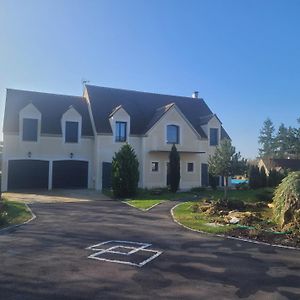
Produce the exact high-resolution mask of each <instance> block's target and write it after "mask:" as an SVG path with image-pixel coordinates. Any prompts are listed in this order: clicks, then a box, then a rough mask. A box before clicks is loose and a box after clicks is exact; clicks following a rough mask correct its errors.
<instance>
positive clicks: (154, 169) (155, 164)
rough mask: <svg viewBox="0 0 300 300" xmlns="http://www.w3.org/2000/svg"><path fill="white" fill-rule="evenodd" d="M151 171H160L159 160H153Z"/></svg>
mask: <svg viewBox="0 0 300 300" xmlns="http://www.w3.org/2000/svg"><path fill="white" fill-rule="evenodd" d="M151 171H152V172H158V171H159V162H158V161H152V162H151Z"/></svg>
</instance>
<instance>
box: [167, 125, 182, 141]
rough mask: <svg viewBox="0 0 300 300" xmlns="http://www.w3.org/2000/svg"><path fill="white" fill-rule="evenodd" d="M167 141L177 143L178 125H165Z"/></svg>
mask: <svg viewBox="0 0 300 300" xmlns="http://www.w3.org/2000/svg"><path fill="white" fill-rule="evenodd" d="M167 143H168V144H179V126H177V125H168V126H167Z"/></svg>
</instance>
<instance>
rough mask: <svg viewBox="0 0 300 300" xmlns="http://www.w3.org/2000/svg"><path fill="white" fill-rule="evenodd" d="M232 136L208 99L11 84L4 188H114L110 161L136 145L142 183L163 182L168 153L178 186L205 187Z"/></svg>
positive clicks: (5, 128) (146, 185) (162, 184)
mask: <svg viewBox="0 0 300 300" xmlns="http://www.w3.org/2000/svg"><path fill="white" fill-rule="evenodd" d="M224 138H229V136H228V134H227V133H226V131H225V130H224V128H223V127H222V123H221V121H220V120H219V118H218V117H217V116H216V115H215V114H214V113H213V112H212V111H211V110H210V109H209V107H208V106H207V104H206V103H205V102H204V100H203V99H201V98H198V94H197V93H194V94H193V96H192V97H179V96H170V95H161V94H154V93H145V92H139V91H130V90H122V89H114V88H106V87H98V86H92V85H86V86H85V90H84V93H83V96H82V97H77V96H65V95H56V94H48V93H40V92H32V91H22V90H14V89H8V90H7V96H6V106H5V115H4V124H3V139H4V148H3V167H2V191H6V190H14V189H21V188H27V189H36V188H47V189H52V188H94V189H97V190H101V189H102V188H106V187H110V186H111V161H112V157H113V155H114V153H115V152H116V151H118V150H119V149H120V147H121V146H122V145H123V144H124V143H129V144H131V145H132V146H133V148H134V149H135V152H136V154H137V157H138V160H139V165H140V170H139V171H140V180H139V186H140V187H144V188H154V187H165V186H166V185H167V183H168V155H169V151H170V149H171V146H172V144H176V146H177V149H178V151H179V153H180V156H181V181H180V188H181V189H188V188H192V187H196V186H207V185H208V184H209V176H208V164H207V162H208V157H209V155H210V154H213V153H214V150H215V148H216V146H217V145H219V143H220V141H221V140H222V139H224Z"/></svg>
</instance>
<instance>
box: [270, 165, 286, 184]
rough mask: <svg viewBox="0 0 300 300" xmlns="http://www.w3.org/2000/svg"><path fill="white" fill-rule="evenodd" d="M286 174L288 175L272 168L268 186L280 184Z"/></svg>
mask: <svg viewBox="0 0 300 300" xmlns="http://www.w3.org/2000/svg"><path fill="white" fill-rule="evenodd" d="M285 176H286V175H285V174H282V173H280V172H278V171H276V170H274V169H272V170H271V171H270V173H269V177H268V186H270V187H276V186H278V185H279V184H280V183H281V181H282V179H283V178H284V177H285Z"/></svg>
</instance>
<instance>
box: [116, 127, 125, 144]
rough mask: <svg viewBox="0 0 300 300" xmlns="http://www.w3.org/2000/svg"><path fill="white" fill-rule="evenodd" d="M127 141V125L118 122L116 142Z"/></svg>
mask: <svg viewBox="0 0 300 300" xmlns="http://www.w3.org/2000/svg"><path fill="white" fill-rule="evenodd" d="M126 140H127V123H126V122H116V142H126Z"/></svg>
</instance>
